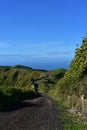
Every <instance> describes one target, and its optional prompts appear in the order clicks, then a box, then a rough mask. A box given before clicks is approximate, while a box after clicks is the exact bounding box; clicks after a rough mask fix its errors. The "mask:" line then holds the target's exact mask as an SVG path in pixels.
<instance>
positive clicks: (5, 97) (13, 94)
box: [0, 87, 38, 111]
mask: <svg viewBox="0 0 87 130" xmlns="http://www.w3.org/2000/svg"><path fill="white" fill-rule="evenodd" d="M37 96H38V95H37V94H36V93H35V92H34V91H32V90H28V89H23V88H22V89H19V88H13V87H1V88H0V111H2V110H3V109H4V108H5V107H6V106H8V105H10V104H14V103H17V102H20V101H22V100H25V99H32V98H36V97H37Z"/></svg>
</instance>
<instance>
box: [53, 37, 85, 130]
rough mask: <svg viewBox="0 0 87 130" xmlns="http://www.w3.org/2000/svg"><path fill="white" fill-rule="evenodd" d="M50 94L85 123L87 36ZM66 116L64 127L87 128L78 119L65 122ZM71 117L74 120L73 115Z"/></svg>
mask: <svg viewBox="0 0 87 130" xmlns="http://www.w3.org/2000/svg"><path fill="white" fill-rule="evenodd" d="M51 95H52V96H53V97H54V99H56V100H57V101H58V103H60V104H62V105H63V106H64V107H66V108H68V109H70V110H71V111H70V112H72V113H73V114H74V113H75V114H74V116H76V115H77V117H79V121H82V122H84V123H86V124H87V118H86V116H84V115H85V114H86V113H87V38H84V39H83V41H82V46H81V47H80V48H77V49H76V55H75V57H74V60H73V61H72V63H71V66H70V69H69V70H67V71H66V73H65V75H64V77H63V78H61V79H60V80H59V81H58V82H57V84H56V87H55V90H54V91H53V93H51ZM74 110H75V111H74ZM64 116H65V115H64ZM64 116H63V118H64ZM67 117H68V116H65V118H66V119H65V120H66V121H65V122H66V129H68V130H73V129H74V130H86V129H87V125H84V124H83V123H81V122H80V123H79V122H78V121H75V125H73V124H72V123H67V121H69V118H68V119H67ZM71 118H72V120H74V118H73V117H71ZM80 119H81V120H80Z"/></svg>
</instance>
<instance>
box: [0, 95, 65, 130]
mask: <svg viewBox="0 0 87 130" xmlns="http://www.w3.org/2000/svg"><path fill="white" fill-rule="evenodd" d="M0 130H64V128H63V123H62V121H61V118H60V110H58V107H57V105H56V104H55V103H54V102H53V101H52V100H51V99H50V98H49V97H48V96H46V95H44V94H42V95H41V96H40V97H37V98H35V99H31V100H25V101H23V102H21V103H17V104H15V105H13V106H10V107H8V108H7V109H6V110H5V111H4V112H1V113H0Z"/></svg>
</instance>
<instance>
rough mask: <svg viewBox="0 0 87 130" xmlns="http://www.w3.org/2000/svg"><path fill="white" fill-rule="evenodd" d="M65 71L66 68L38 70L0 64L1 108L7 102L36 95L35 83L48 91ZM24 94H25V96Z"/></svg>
mask: <svg viewBox="0 0 87 130" xmlns="http://www.w3.org/2000/svg"><path fill="white" fill-rule="evenodd" d="M64 73H65V70H63V69H58V70H54V71H47V70H37V69H32V68H31V67H26V66H22V65H16V66H13V67H11V66H0V108H2V107H4V106H5V105H7V104H10V103H14V102H16V101H21V100H23V99H25V98H30V97H31V98H32V97H35V96H36V94H35V90H34V86H33V83H34V82H37V83H38V85H39V88H40V91H41V92H45V93H48V92H49V91H51V90H52V89H54V86H55V84H56V83H57V81H58V78H59V79H60V78H61V77H62V76H63V75H64ZM23 95H24V96H23Z"/></svg>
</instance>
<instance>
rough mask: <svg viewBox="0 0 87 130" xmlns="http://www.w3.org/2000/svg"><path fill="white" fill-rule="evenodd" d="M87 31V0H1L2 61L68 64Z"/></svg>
mask: <svg viewBox="0 0 87 130" xmlns="http://www.w3.org/2000/svg"><path fill="white" fill-rule="evenodd" d="M86 32H87V0H0V59H1V60H0V65H3V64H4V65H14V64H25V65H33V64H34V65H36V64H37V62H38V64H39V65H40V64H41V63H42V64H43V65H42V67H43V68H46V67H45V65H46V63H47V62H49V64H48V67H47V69H48V68H49V65H50V66H52V65H53V63H54V65H53V66H54V68H56V67H57V64H59V62H61V65H62V66H58V67H65V65H64V63H65V61H66V60H67V61H66V62H67V65H68V64H69V62H70V61H71V60H72V59H73V57H74V54H75V48H76V45H77V44H78V45H79V46H80V45H81V40H82V37H84V36H85V34H86ZM63 61H64V62H63ZM57 62H58V63H57ZM32 63H33V64H32ZM37 67H40V66H38V65H37ZM50 68H52V67H50Z"/></svg>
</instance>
